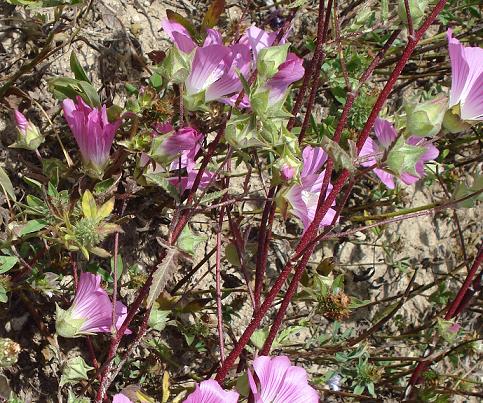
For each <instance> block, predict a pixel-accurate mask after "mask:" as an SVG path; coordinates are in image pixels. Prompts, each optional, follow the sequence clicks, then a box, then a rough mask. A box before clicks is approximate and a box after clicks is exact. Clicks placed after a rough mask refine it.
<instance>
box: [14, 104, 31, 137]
mask: <svg viewBox="0 0 483 403" xmlns="http://www.w3.org/2000/svg"><path fill="white" fill-rule="evenodd" d="M14 116H15V124H16V125H17V129H18V130H19V131H20V132H21V133H22V134H25V132H26V130H27V125H28V123H29V121H28V120H27V118H26V117H25V115H24V114H23V113H22V112H20V111H19V110H18V109H15V112H14Z"/></svg>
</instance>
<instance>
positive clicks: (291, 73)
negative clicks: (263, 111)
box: [266, 53, 305, 105]
mask: <svg viewBox="0 0 483 403" xmlns="http://www.w3.org/2000/svg"><path fill="white" fill-rule="evenodd" d="M304 73H305V69H304V67H303V61H302V59H301V58H300V57H298V56H297V55H296V54H294V53H289V54H288V56H287V60H285V62H283V63H282V64H281V65H280V66H279V68H278V72H277V73H276V74H275V75H274V76H273V77H272V78H271V79H270V80H268V82H267V84H266V87H267V88H268V90H269V91H270V92H269V101H268V102H269V104H270V105H273V104H275V103H277V102H279V101H280V100H282V99H283V98H284V96H285V93H286V92H287V88H288V87H289V85H290V84H292V83H294V82H295V81H298V80H300V79H301V78H302V77H303V76H304Z"/></svg>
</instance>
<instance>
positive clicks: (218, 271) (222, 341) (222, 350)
mask: <svg viewBox="0 0 483 403" xmlns="http://www.w3.org/2000/svg"><path fill="white" fill-rule="evenodd" d="M224 210H225V209H224V208H223V207H222V208H220V214H219V217H218V228H217V231H216V276H215V277H216V318H217V322H218V346H219V348H220V363H221V364H223V361H225V338H224V335H223V312H222V305H221V229H222V226H223V215H224V214H223V213H224Z"/></svg>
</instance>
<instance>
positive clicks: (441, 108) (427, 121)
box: [405, 95, 448, 137]
mask: <svg viewBox="0 0 483 403" xmlns="http://www.w3.org/2000/svg"><path fill="white" fill-rule="evenodd" d="M447 106H448V99H447V98H446V97H445V96H443V95H442V96H438V97H436V98H433V99H431V100H429V101H426V102H423V103H417V104H408V105H406V106H405V110H406V119H407V121H406V128H407V131H408V133H409V134H410V135H412V136H419V137H433V136H435V135H436V134H438V133H439V131H440V130H441V126H442V123H443V117H444V114H445V112H446V108H447Z"/></svg>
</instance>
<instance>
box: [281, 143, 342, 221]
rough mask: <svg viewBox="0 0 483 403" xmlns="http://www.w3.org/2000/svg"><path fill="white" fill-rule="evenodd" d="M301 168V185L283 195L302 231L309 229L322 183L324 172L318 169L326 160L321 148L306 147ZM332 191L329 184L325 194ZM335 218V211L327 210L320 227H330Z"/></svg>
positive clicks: (293, 186) (294, 186)
mask: <svg viewBox="0 0 483 403" xmlns="http://www.w3.org/2000/svg"><path fill="white" fill-rule="evenodd" d="M302 159H303V168H302V173H301V174H300V179H301V184H300V185H292V186H291V187H290V188H289V189H288V191H287V192H286V193H285V198H286V199H287V201H288V202H289V203H290V205H291V207H292V212H293V214H294V215H296V216H297V217H298V218H299V219H300V220H301V221H302V224H303V226H304V231H305V230H306V229H307V228H308V227H309V225H310V224H311V223H312V221H313V220H314V217H315V211H316V210H317V204H318V201H319V194H320V190H321V189H322V184H323V182H324V177H325V170H324V171H322V172H320V169H321V168H322V166H323V165H324V163H325V161H326V160H327V154H326V153H325V151H324V150H323V149H322V148H321V147H315V148H313V147H311V146H307V147H305V148H304V150H303V152H302ZM331 190H332V185H331V184H330V183H329V186H328V189H327V194H328V193H330V192H331ZM334 217H335V210H333V209H329V210H328V212H327V214H326V215H325V217H324V218H323V219H322V221H321V223H320V226H321V227H323V226H325V225H330V224H331V223H332V220H333V219H334Z"/></svg>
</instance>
